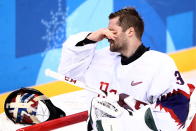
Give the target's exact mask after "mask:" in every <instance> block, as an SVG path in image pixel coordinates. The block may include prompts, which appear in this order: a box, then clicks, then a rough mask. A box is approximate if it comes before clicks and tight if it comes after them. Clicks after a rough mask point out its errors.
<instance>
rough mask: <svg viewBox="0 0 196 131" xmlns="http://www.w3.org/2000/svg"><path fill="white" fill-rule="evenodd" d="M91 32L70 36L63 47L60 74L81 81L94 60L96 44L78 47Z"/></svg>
mask: <svg viewBox="0 0 196 131" xmlns="http://www.w3.org/2000/svg"><path fill="white" fill-rule="evenodd" d="M88 34H89V32H82V33H78V34H76V35H72V36H70V37H69V38H68V39H67V40H66V41H65V42H64V43H63V47H62V54H61V59H60V64H59V67H58V72H59V73H61V74H63V75H66V76H69V77H72V78H75V79H78V80H80V78H81V76H82V75H83V73H84V72H85V71H86V69H87V68H88V66H89V64H90V63H91V60H92V58H93V55H94V52H95V47H96V44H94V43H93V44H87V45H83V46H76V45H77V43H79V42H81V41H83V40H84V39H85V38H86V36H87V35H88Z"/></svg>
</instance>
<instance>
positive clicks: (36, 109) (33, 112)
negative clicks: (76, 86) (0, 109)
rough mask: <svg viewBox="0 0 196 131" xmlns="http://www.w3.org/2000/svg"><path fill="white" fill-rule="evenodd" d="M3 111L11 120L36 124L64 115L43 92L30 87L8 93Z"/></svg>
mask: <svg viewBox="0 0 196 131" xmlns="http://www.w3.org/2000/svg"><path fill="white" fill-rule="evenodd" d="M4 111H5V114H6V116H7V117H8V118H9V119H10V120H11V121H13V122H14V123H20V124H36V123H40V122H44V121H48V120H52V119H56V118H59V117H63V116H65V113H64V111H62V110H61V109H59V108H58V107H56V106H54V104H53V103H52V102H51V101H50V99H48V98H47V97H46V96H45V95H44V94H43V93H41V92H40V91H38V90H36V89H32V88H22V89H19V90H16V91H13V92H12V93H10V94H9V95H8V97H7V98H6V100H5V103H4Z"/></svg>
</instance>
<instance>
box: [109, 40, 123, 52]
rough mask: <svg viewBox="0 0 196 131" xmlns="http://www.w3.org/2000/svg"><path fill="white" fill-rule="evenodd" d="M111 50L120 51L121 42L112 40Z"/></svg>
mask: <svg viewBox="0 0 196 131" xmlns="http://www.w3.org/2000/svg"><path fill="white" fill-rule="evenodd" d="M110 51H111V52H120V51H121V47H120V44H119V43H116V42H114V41H112V42H110Z"/></svg>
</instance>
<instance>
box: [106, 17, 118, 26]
mask: <svg viewBox="0 0 196 131" xmlns="http://www.w3.org/2000/svg"><path fill="white" fill-rule="evenodd" d="M118 19H119V17H115V18H112V19H110V20H109V24H108V28H109V29H114V28H119V27H120V26H119V25H118Z"/></svg>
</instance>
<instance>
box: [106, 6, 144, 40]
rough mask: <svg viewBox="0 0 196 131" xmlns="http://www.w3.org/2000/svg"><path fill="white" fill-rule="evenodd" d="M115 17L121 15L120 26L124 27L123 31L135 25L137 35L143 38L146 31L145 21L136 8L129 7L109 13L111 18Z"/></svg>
mask: <svg viewBox="0 0 196 131" xmlns="http://www.w3.org/2000/svg"><path fill="white" fill-rule="evenodd" d="M115 17H119V26H121V27H122V29H123V31H126V30H127V29H128V28H130V27H133V28H134V29H135V32H136V36H137V37H138V38H139V39H140V40H141V37H142V34H143V32H144V22H143V20H142V18H141V17H140V15H139V13H138V12H137V11H136V9H135V8H132V7H127V8H124V9H121V10H119V11H117V12H114V13H111V14H110V15H109V19H112V18H115Z"/></svg>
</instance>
